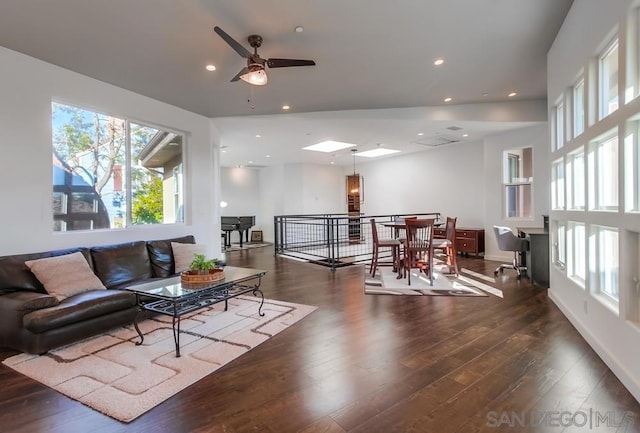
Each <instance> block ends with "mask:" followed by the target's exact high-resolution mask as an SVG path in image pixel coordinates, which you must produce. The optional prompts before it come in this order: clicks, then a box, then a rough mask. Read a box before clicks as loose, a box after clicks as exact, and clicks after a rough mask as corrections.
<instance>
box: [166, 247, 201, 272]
mask: <svg viewBox="0 0 640 433" xmlns="http://www.w3.org/2000/svg"><path fill="white" fill-rule="evenodd" d="M171 249H172V250H173V258H174V260H175V264H176V266H175V268H176V273H178V272H182V271H187V270H189V268H190V266H191V262H193V258H194V256H195V255H196V254H207V246H206V245H198V244H181V243H178V242H171Z"/></svg>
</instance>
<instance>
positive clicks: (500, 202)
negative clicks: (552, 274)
mask: <svg viewBox="0 0 640 433" xmlns="http://www.w3.org/2000/svg"><path fill="white" fill-rule="evenodd" d="M523 147H532V148H533V207H532V218H526V219H525V218H522V219H515V218H509V219H507V218H505V217H504V210H503V209H504V192H503V187H502V185H503V183H502V182H503V165H502V163H503V152H504V151H505V150H509V149H520V148H523ZM549 148H550V144H549V131H548V126H547V123H546V122H545V123H541V124H539V125H536V126H530V127H526V128H520V129H516V130H514V131H508V132H504V133H500V134H496V135H493V136H490V137H487V138H486V139H485V141H484V156H483V157H481V158H484V170H485V178H484V186H483V190H484V194H485V203H484V227H485V237H484V244H485V258H486V259H488V260H498V261H505V260H506V261H507V262H510V261H511V260H512V259H513V254H511V253H508V252H504V251H500V249H498V244H497V242H496V237H495V235H494V234H493V226H494V225H502V226H508V227H511V228H513V229H514V230H515V228H516V227H542V225H543V221H542V215H548V214H549V189H550V187H549V180H550V174H549V171H550V168H549V164H548V160H549Z"/></svg>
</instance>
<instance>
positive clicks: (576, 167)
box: [567, 148, 586, 210]
mask: <svg viewBox="0 0 640 433" xmlns="http://www.w3.org/2000/svg"><path fill="white" fill-rule="evenodd" d="M584 176H585V160H584V150H583V149H582V148H580V149H578V150H577V151H575V152H571V153H570V154H568V155H567V208H568V209H571V210H583V209H584V207H585V191H586V188H585V177H584Z"/></svg>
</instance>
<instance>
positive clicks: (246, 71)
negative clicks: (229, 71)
mask: <svg viewBox="0 0 640 433" xmlns="http://www.w3.org/2000/svg"><path fill="white" fill-rule="evenodd" d="M248 72H249V68H247V67H246V66H245V67H244V68H242V70H241V71H240V72H238V73H237V74H236V76H235V77H233V78H232V79H231V81H232V82H233V81H238V80H239V79H240V76H241V75H244V74H246V73H248Z"/></svg>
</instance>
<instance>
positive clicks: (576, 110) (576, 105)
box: [573, 78, 584, 137]
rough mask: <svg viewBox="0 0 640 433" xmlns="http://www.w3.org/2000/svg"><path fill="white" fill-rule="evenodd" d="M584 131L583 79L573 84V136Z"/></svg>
mask: <svg viewBox="0 0 640 433" xmlns="http://www.w3.org/2000/svg"><path fill="white" fill-rule="evenodd" d="M583 132H584V79H583V78H580V79H579V80H578V82H577V83H576V84H575V85H574V86H573V136H574V137H577V136H579V135H580V134H582V133H583Z"/></svg>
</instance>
